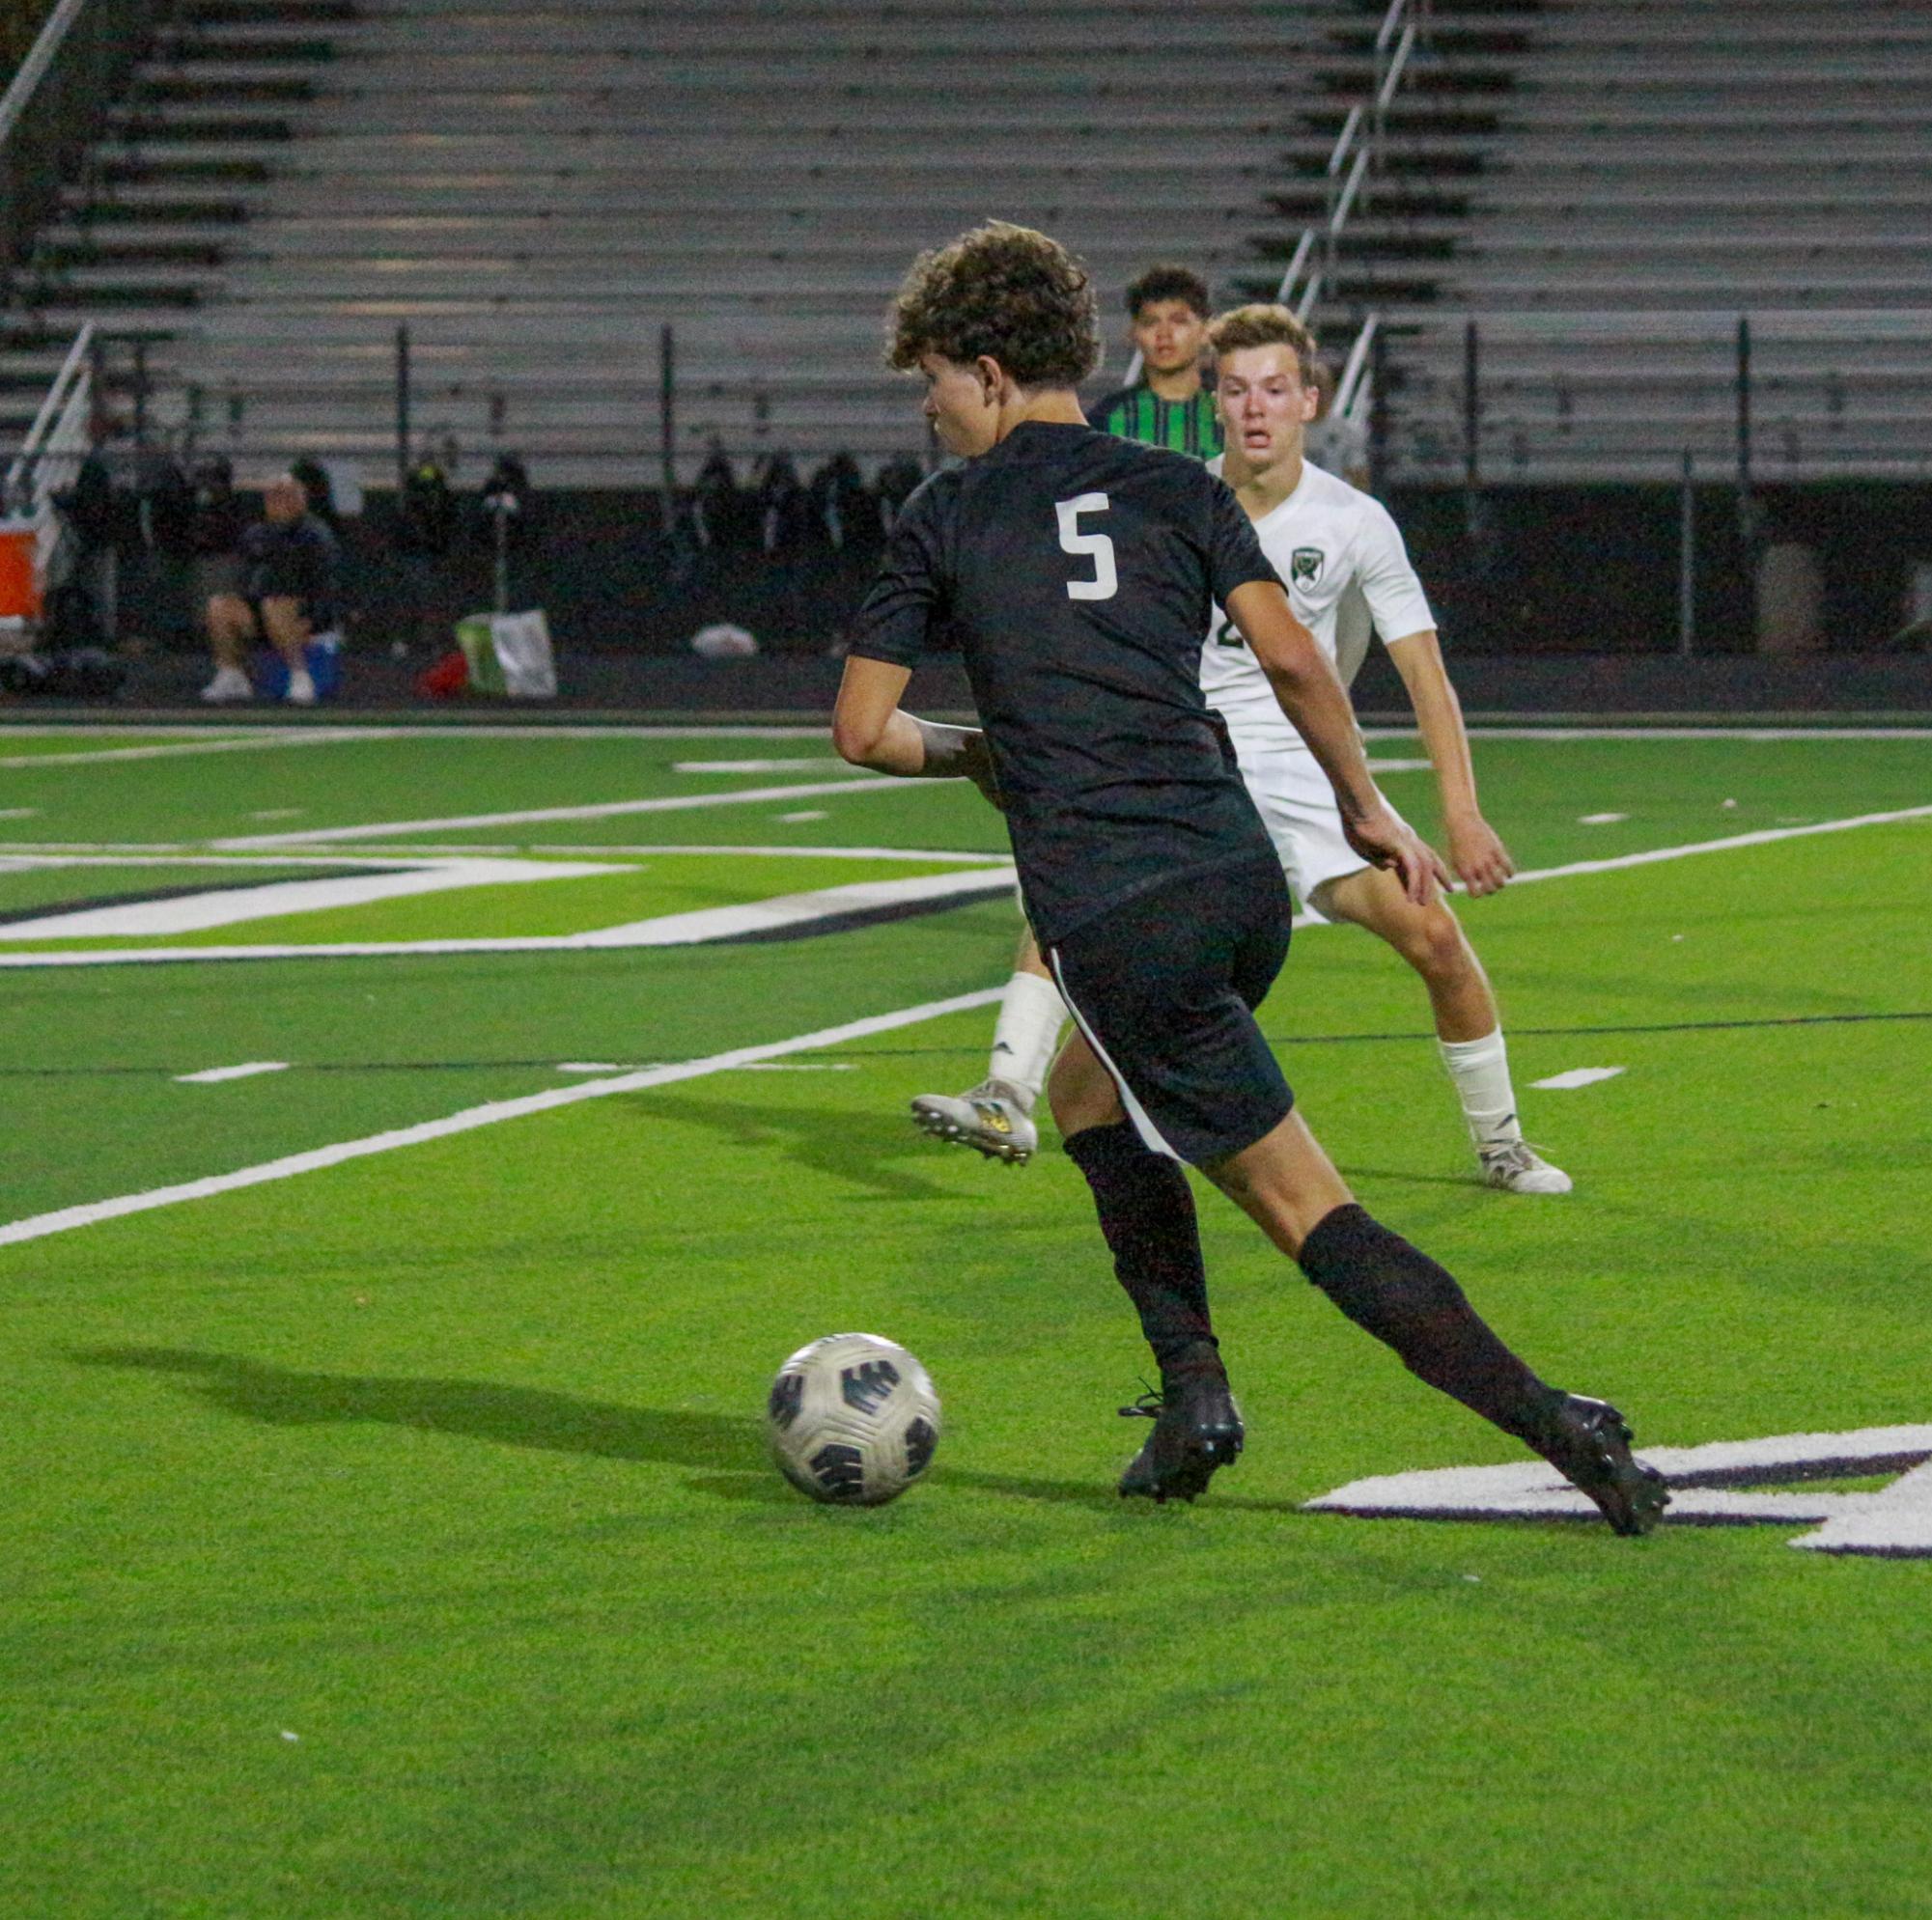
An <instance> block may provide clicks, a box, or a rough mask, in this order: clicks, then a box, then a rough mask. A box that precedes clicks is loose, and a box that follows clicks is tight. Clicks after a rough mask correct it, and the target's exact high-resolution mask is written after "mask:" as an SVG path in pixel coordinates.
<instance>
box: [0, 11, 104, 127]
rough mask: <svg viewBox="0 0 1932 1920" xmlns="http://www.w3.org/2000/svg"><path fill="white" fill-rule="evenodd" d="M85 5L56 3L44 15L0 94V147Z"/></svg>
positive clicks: (24, 109)
mask: <svg viewBox="0 0 1932 1920" xmlns="http://www.w3.org/2000/svg"><path fill="white" fill-rule="evenodd" d="M86 4H87V0H60V5H59V6H58V7H56V8H55V9H54V11H53V12H52V13H51V14H48V16H47V18H46V21H45V24H44V25H42V28H41V31H40V33H39V34H38V35H37V36H36V37H35V40H34V43H33V45H32V46H31V47H30V48H29V49H28V51H27V57H26V59H24V60H23V61H21V63H20V69H19V71H18V72H16V73H15V74H14V77H13V79H12V80H11V81H10V82H9V83H8V87H7V91H6V93H5V94H0V147H4V146H5V145H6V144H7V142H8V141H9V140H11V139H12V138H13V137H14V128H15V127H16V126H17V125H19V124H20V116H21V115H22V114H23V113H25V112H26V110H27V106H28V103H29V102H30V101H31V100H32V99H33V97H34V95H35V94H36V93H37V92H38V91H39V90H40V85H41V82H42V80H43V79H45V78H46V76H47V70H48V69H49V68H50V67H51V66H52V65H53V64H54V56H55V55H56V54H58V53H59V52H60V50H61V42H63V41H65V40H66V39H67V37H68V31H69V29H70V28H71V27H72V25H73V23H74V22H75V21H76V20H77V19H79V18H80V10H81V9H82V8H83V7H84V6H85V5H86Z"/></svg>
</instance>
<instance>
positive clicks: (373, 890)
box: [0, 860, 632, 941]
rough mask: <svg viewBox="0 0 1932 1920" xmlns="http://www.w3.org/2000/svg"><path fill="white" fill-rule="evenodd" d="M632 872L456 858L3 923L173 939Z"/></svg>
mask: <svg viewBox="0 0 1932 1920" xmlns="http://www.w3.org/2000/svg"><path fill="white" fill-rule="evenodd" d="M631 871H632V870H631V869H630V868H629V867H621V866H610V865H607V864H604V863H594V862H592V861H589V860H448V861H444V862H442V863H441V864H439V865H437V866H434V867H412V868H408V869H406V870H405V871H403V872H401V873H394V872H391V873H379V874H350V875H347V876H342V875H338V876H337V877H334V878H332V879H326V880H268V881H265V882H264V883H263V884H262V885H260V886H252V887H225V888H221V889H218V890H216V891H213V892H210V893H191V894H184V895H182V896H180V897H178V898H176V899H173V900H142V901H130V902H128V903H126V904H124V905H119V906H87V907H81V908H78V909H76V910H74V911H70V912H65V913H44V914H41V915H39V916H38V917H36V918H35V919H32V920H14V921H9V922H7V923H6V924H4V925H0V940H5V941H19V940H62V939H70V940H107V939H117V938H118V939H129V940H141V939H150V940H152V939H159V938H162V937H164V936H165V935H167V934H170V933H200V932H206V931H207V930H208V929H210V928H211V927H237V926H240V925H242V924H243V923H244V922H246V921H250V920H280V919H284V918H287V917H289V916H291V915H294V914H301V913H324V912H328V911H330V910H331V909H333V908H336V907H342V906H369V905H372V904H375V903H376V902H378V901H387V900H406V899H410V898H412V897H414V896H415V895H418V894H429V893H448V892H450V891H451V890H453V889H455V888H458V887H500V886H525V885H528V884H529V883H531V882H532V881H536V880H563V879H581V878H584V877H587V876H590V875H594V874H624V873H630V872H631Z"/></svg>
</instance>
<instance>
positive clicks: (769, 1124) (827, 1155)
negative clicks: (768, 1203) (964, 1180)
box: [619, 1092, 950, 1200]
mask: <svg viewBox="0 0 1932 1920" xmlns="http://www.w3.org/2000/svg"><path fill="white" fill-rule="evenodd" d="M619 1104H620V1105H622V1106H623V1107H625V1108H626V1109H628V1110H629V1111H630V1112H632V1113H641V1114H643V1115H645V1116H646V1117H647V1118H649V1119H652V1120H670V1121H684V1122H686V1123H687V1124H689V1125H693V1126H698V1127H709V1128H710V1129H711V1130H712V1131H713V1132H714V1133H716V1134H718V1135H719V1136H720V1137H721V1138H722V1139H724V1140H725V1141H727V1142H728V1143H729V1144H730V1145H732V1146H734V1147H752V1148H763V1149H768V1150H769V1149H770V1148H773V1147H775V1148H776V1149H777V1150H778V1151H779V1152H780V1153H782V1154H783V1155H785V1157H786V1158H787V1159H789V1160H791V1161H792V1162H793V1163H794V1164H795V1165H798V1166H801V1167H807V1168H809V1169H810V1170H811V1171H812V1172H814V1173H821V1174H828V1175H830V1176H831V1177H832V1178H833V1179H834V1180H841V1181H849V1182H851V1183H854V1185H858V1186H869V1187H871V1188H872V1190H873V1191H874V1192H875V1193H876V1194H878V1195H879V1197H880V1198H881V1199H884V1200H932V1199H939V1198H946V1197H950V1195H949V1192H948V1189H947V1188H945V1187H943V1186H941V1185H938V1184H937V1183H935V1182H933V1181H930V1180H928V1179H926V1178H925V1177H924V1176H923V1175H921V1174H916V1173H911V1172H908V1171H905V1170H903V1169H901V1168H899V1167H897V1166H894V1165H892V1164H890V1163H891V1162H892V1161H895V1160H913V1159H925V1158H929V1157H930V1156H931V1155H933V1154H934V1153H936V1152H938V1148H937V1147H936V1146H935V1145H934V1143H933V1142H932V1141H930V1140H926V1139H923V1138H922V1137H920V1136H919V1135H918V1134H916V1133H915V1132H914V1131H913V1128H912V1124H911V1122H910V1120H909V1119H908V1118H906V1117H905V1116H904V1114H902V1113H897V1112H894V1113H889V1114H888V1113H874V1112H867V1111H864V1110H860V1111H857V1112H854V1111H853V1110H852V1109H850V1108H842V1107H819V1106H811V1107H798V1106H783V1105H777V1104H774V1103H771V1102H768V1101H760V1100H736V1099H716V1098H713V1097H708V1096H703V1095H696V1094H688V1093H683V1092H679V1093H663V1094H660V1093H648V1094H627V1095H620V1096H619Z"/></svg>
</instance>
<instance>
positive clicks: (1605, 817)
mask: <svg viewBox="0 0 1932 1920" xmlns="http://www.w3.org/2000/svg"><path fill="white" fill-rule="evenodd" d="M1629 818H1630V816H1629V815H1628V814H1579V815H1578V816H1577V824H1578V825H1579V826H1614V825H1615V824H1616V823H1617V821H1623V820H1628V819H1629Z"/></svg>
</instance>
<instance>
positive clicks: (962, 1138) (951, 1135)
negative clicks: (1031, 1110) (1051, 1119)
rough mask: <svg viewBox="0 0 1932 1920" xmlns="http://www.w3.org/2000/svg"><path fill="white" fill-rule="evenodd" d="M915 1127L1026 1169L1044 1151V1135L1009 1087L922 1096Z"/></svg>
mask: <svg viewBox="0 0 1932 1920" xmlns="http://www.w3.org/2000/svg"><path fill="white" fill-rule="evenodd" d="M912 1121H913V1124H914V1125H915V1126H917V1127H923V1128H924V1129H925V1130H926V1131H927V1132H928V1133H932V1134H936V1135H938V1138H939V1139H941V1140H956V1141H958V1142H959V1144H960V1145H961V1146H962V1147H971V1148H973V1149H975V1150H976V1151H977V1152H979V1153H982V1154H984V1155H986V1156H987V1158H988V1159H990V1160H1005V1161H1006V1162H1007V1163H1008V1164H1009V1165H1012V1166H1016V1167H1018V1166H1024V1165H1025V1163H1026V1162H1027V1161H1028V1160H1030V1159H1031V1158H1032V1157H1033V1155H1034V1152H1035V1150H1036V1149H1037V1148H1038V1147H1039V1145H1040V1129H1039V1128H1038V1127H1035V1126H1034V1125H1033V1122H1032V1121H1031V1119H1030V1118H1028V1116H1027V1112H1026V1104H1025V1102H1024V1100H1022V1098H1021V1095H1020V1090H1019V1089H1018V1088H1017V1087H1015V1086H1014V1085H1013V1084H1012V1083H1011V1082H1010V1081H1006V1080H982V1081H981V1082H980V1083H979V1085H978V1086H976V1087H974V1088H973V1089H972V1090H971V1091H970V1092H968V1093H964V1094H921V1095H920V1096H919V1097H918V1098H917V1099H915V1100H914V1101H913V1102H912Z"/></svg>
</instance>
